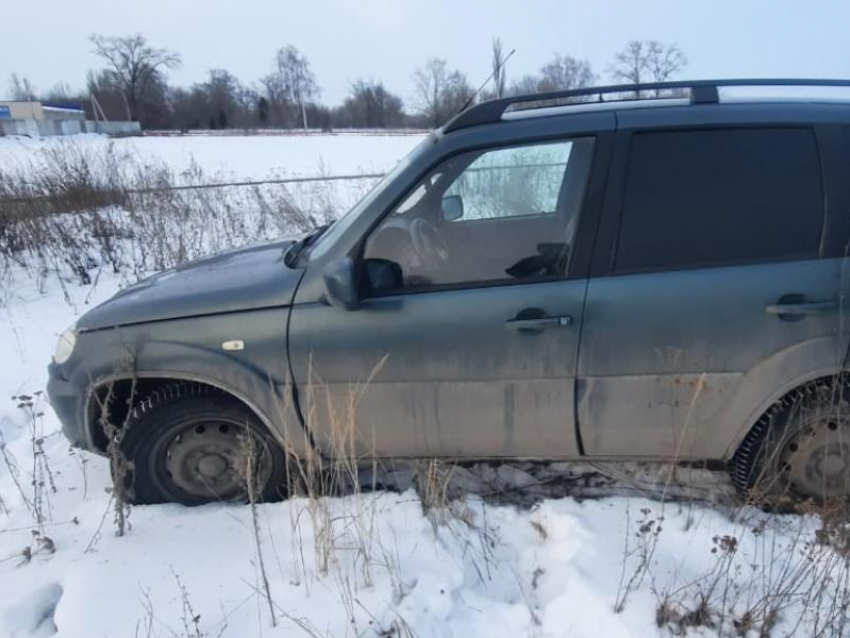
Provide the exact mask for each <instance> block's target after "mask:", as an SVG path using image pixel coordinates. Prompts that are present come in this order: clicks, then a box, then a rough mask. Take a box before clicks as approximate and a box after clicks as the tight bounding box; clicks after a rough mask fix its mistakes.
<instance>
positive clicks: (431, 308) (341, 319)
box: [290, 137, 595, 458]
mask: <svg viewBox="0 0 850 638" xmlns="http://www.w3.org/2000/svg"><path fill="white" fill-rule="evenodd" d="M594 147H595V140H594V139H593V138H592V137H587V138H577V139H565V140H560V141H552V142H547V143H540V144H532V145H521V146H512V147H506V148H494V149H487V150H483V151H482V150H478V151H473V152H468V153H462V154H460V155H455V156H453V157H452V158H450V159H448V160H446V161H445V162H443V163H442V164H440V165H438V166H437V168H436V169H434V170H433V171H432V172H430V173H429V174H428V175H427V176H426V177H425V178H424V179H423V180H422V181H421V183H419V184H418V185H417V186H416V187H415V188H413V189H412V190H411V191H410V193H409V194H408V196H407V197H406V198H404V199H403V200H402V202H401V203H400V204H399V205H398V206H396V207H395V208H394V209H393V210H392V211H391V212H390V213H389V214H388V215H387V216H386V217H384V219H383V220H382V221H381V222H380V224H379V225H378V226H377V227H376V228H375V229H374V230H373V231H372V232H371V234H370V236H369V237H368V238H367V240H366V242H365V245H364V247H363V250H362V254H361V255H360V256H359V259H358V264H359V267H360V269H361V275H362V279H363V285H362V295H363V300H362V303H361V307H360V309H358V310H356V311H353V312H345V311H342V310H340V309H338V308H334V307H330V306H328V305H323V304H321V303H303V304H299V303H297V300H296V305H295V307H294V309H293V312H292V318H291V320H290V322H291V323H290V343H291V350H290V356H291V360H292V362H293V373H294V375H295V382H296V384H297V385H298V387H299V396H300V403H301V409H302V412H303V413H304V414H305V417H306V420H307V421H308V427H309V429H310V431H311V433H312V435H313V436H314V438H315V439H316V442H317V444H318V446H319V448H320V449H321V450H322V451H323V452H324V453H326V454H339V453H340V449H339V448H340V447H344V448H345V449H346V453H351V451H354V452H355V453H356V454H357V455H358V456H363V455H372V454H375V455H379V456H384V457H410V456H441V457H504V456H520V457H547V458H552V457H565V456H575V455H576V454H577V452H578V448H577V442H576V436H575V429H574V428H575V422H574V416H573V411H574V380H575V369H576V361H577V353H578V342H579V331H580V328H581V322H582V312H583V307H584V299H585V293H586V287H587V281H586V279H584V278H581V279H575V280H571V279H570V278H569V277H568V274H567V273H568V265H569V263H570V258H571V255H572V253H573V250H572V248H573V246H572V244H573V240H574V236H575V228H576V224H577V221H578V218H579V215H580V213H581V209H582V206H583V201H584V193H585V190H586V186H587V182H588V179H589V175H590V173H591V164H592V159H593V157H594ZM341 441H345V443H344V444H342V443H341Z"/></svg>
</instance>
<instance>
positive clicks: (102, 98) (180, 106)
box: [9, 34, 687, 130]
mask: <svg viewBox="0 0 850 638" xmlns="http://www.w3.org/2000/svg"><path fill="white" fill-rule="evenodd" d="M90 40H91V44H92V47H93V52H94V53H95V54H96V55H97V56H98V57H99V58H100V59H101V60H102V61H103V64H102V66H101V68H98V69H95V70H92V71H89V73H88V79H87V83H86V88H85V90H74V89H72V88H71V87H69V86H68V85H66V84H59V85H57V86H56V87H54V88H53V89H51V90H49V91H46V92H39V91H37V90H36V89H35V87H33V85H32V83H31V82H30V81H29V80H28V79H27V78H26V77H22V76H20V75H18V74H12V76H11V78H10V81H9V92H10V97H11V99H13V100H37V99H41V100H50V101H63V102H68V101H76V102H82V103H84V104H85V105H86V110H87V111H88V112H89V115H90V116H92V117H96V118H100V117H104V118H106V119H108V120H127V119H130V120H135V121H138V122H140V123H141V125H142V128H144V129H165V130H196V129H231V128H237V129H252V128H321V129H328V130H329V129H337V128H369V129H382V128H387V129H390V128H432V127H437V126H440V125H442V124H443V123H445V122H446V121H447V120H448V119H449V118H451V117H452V116H453V115H454V114H456V113H458V112H459V111H460V110H461V109H463V107H464V106H465V105H467V104H468V103H470V102H472V101H481V100H487V99H492V98H497V97H502V96H506V95H515V94H526V93H538V92H543V91H551V90H558V89H571V88H580V87H585V86H592V85H593V84H594V83H596V82H597V80H598V79H599V76H598V75H597V74H596V73H595V72H594V70H593V69H592V68H591V65H590V63H589V62H588V61H586V60H581V59H577V58H574V57H572V56H570V55H566V54H557V53H556V54H554V55H553V57H552V58H551V60H549V61H548V62H547V63H546V64H544V65H543V66H541V67H540V70H539V72H538V73H537V74H530V75H524V76H522V77H519V78H515V79H512V80H509V79H508V76H507V66H506V62H507V60H508V58H509V57H510V54H509V53H506V52H505V51H504V48H503V45H502V42H501V40H499V39H498V38H495V39H494V40H493V45H492V57H491V69H490V70H491V71H492V76H491V77H490V78H489V79H488V81H487V82H486V83H485V85H484V86H483V87H482V89H481V91H480V92H479V93H478V94H477V95H476V89H477V88H478V87H473V86H472V85H471V84H470V82H469V81H468V79H467V77H466V75H465V74H463V73H462V72H460V71H458V70H455V69H452V68H451V67H450V66H449V64H448V62H447V61H446V60H444V59H441V58H430V59H428V60H427V61H426V62H425V63H424V64H423V65H422V66H421V67H419V68H417V69H415V70H414V72H413V74H412V81H413V88H414V97H413V99H412V100H411V103H410V104H405V103H404V101H403V100H402V99H401V97H399V95H397V94H395V93H393V92H392V91H390V90H389V89H387V88H386V86H384V83H383V82H381V81H380V80H374V79H365V78H364V79H358V80H356V81H355V82H353V83H352V84H351V86H350V89H349V94H348V96H347V97H346V98H345V100H344V101H343V103H342V104H341V105H339V106H336V107H329V106H326V105H324V104H323V103H322V102H321V99H320V98H321V89H320V86H319V84H318V82H317V79H316V76H315V75H314V73H313V71H312V69H311V67H310V62H309V60H308V59H307V57H306V56H304V55H303V54H302V53H301V52H300V51H298V49H296V48H295V47H294V46H284V47H282V48H280V49H279V50H278V51H277V53H276V54H275V56H274V58H273V60H272V64H271V70H270V71H269V73H268V74H266V75H265V76H263V77H262V78H261V79H260V80H259V81H257V82H253V83H246V82H243V81H242V80H240V79H239V78H237V77H236V76H234V75H233V74H232V73H230V72H229V71H226V70H225V69H211V70H210V71H209V75H208V78H207V80H206V81H205V82H199V83H197V84H194V85H192V86H190V87H180V86H173V85H171V84H169V82H168V71H169V70H172V69H175V68H177V67H179V66H180V63H181V58H180V55H179V54H178V53H176V52H174V51H169V50H167V49H159V48H156V47H154V46H152V45H151V44H150V43H149V42H148V41H147V39H146V38H145V37H144V36H142V35H141V34H137V35H133V36H127V37H105V36H100V35H93V36H91V38H90ZM686 64H687V59H686V57H685V55H684V54H683V53H682V51H681V50H680V49H679V48H678V47H677V46H675V45H665V44H661V43H659V42H656V41H654V40H646V41H639V40H635V41H632V42H629V43H628V44H627V45H626V46H625V47H624V48H623V49H622V50H621V51H620V52H619V53H617V54H616V55H615V57H614V60H613V62H612V63H611V65H610V66H609V67H608V68H607V69H606V75H608V76H610V78H611V79H612V80H614V81H622V82H626V83H630V84H631V83H635V84H636V83H640V82H646V81H664V80H668V79H670V78H671V77H672V76H674V75H675V74H676V73H677V72H679V71H680V70H681V69H682V68H683V67H684V66H685V65H686Z"/></svg>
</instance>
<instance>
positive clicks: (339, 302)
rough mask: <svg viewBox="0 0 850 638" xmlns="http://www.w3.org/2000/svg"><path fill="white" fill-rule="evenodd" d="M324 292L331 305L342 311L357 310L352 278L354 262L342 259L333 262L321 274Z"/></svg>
mask: <svg viewBox="0 0 850 638" xmlns="http://www.w3.org/2000/svg"><path fill="white" fill-rule="evenodd" d="M322 278H323V279H324V281H325V291H326V292H327V294H328V300H329V301H330V302H331V304H332V305H334V306H337V307H339V308H343V309H344V310H357V309H358V308H359V307H360V299H359V298H358V295H357V282H356V281H355V279H356V278H355V276H354V261H353V260H352V259H351V257H344V258H342V259H340V260H337V261H334V262H332V263H330V264H328V266H327V267H326V268H325V270H324V271H323V272H322Z"/></svg>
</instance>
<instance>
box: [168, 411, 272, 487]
mask: <svg viewBox="0 0 850 638" xmlns="http://www.w3.org/2000/svg"><path fill="white" fill-rule="evenodd" d="M160 450H161V453H160V454H156V455H155V456H156V457H158V461H159V462H158V463H157V466H158V467H157V468H156V469H157V472H156V473H155V475H156V476H158V478H159V481H160V482H162V483H163V485H162V487H163V488H164V489H165V491H166V492H168V493H170V494H179V495H188V496H189V497H190V498H191V499H193V500H209V501H213V500H218V501H225V502H230V501H238V500H244V499H245V498H246V497H247V496H248V473H249V471H250V473H251V474H252V483H253V488H254V490H255V493H262V491H263V488H264V486H265V485H266V484H267V483H268V481H269V478H270V477H271V473H272V453H271V450H270V449H269V446H268V444H267V442H266V441H264V440H263V439H262V438H261V437H258V436H257V435H256V434H255V433H253V432H252V431H251V430H250V429H249V428H246V427H245V426H244V425H236V424H234V423H231V422H228V421H225V420H205V421H202V422H198V421H193V422H191V423H184V424H181V425H179V426H177V427H175V428H174V429H173V430H172V432H171V433H170V435H169V436H167V437H164V441H163V444H162V446H161V448H160ZM179 500H183V499H179Z"/></svg>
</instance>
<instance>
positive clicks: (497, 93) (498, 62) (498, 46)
mask: <svg viewBox="0 0 850 638" xmlns="http://www.w3.org/2000/svg"><path fill="white" fill-rule="evenodd" d="M506 60H507V57H506V56H505V54H504V51H503V49H502V40H501V39H500V38H493V57H492V58H491V64H492V65H493V95H494V97H496V98H500V97H504V96H505V85H506V84H507V77H506V75H505V61H506Z"/></svg>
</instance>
